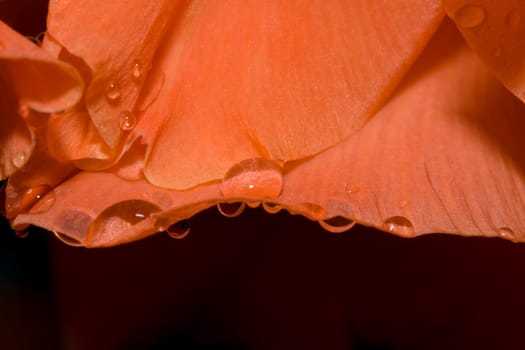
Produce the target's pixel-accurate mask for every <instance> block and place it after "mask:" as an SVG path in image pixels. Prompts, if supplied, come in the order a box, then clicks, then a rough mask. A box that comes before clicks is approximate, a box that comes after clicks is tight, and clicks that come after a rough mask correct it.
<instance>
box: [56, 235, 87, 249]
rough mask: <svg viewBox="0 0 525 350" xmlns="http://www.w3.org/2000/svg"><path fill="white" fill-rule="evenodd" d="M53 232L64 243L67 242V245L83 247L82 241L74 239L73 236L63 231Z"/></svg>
mask: <svg viewBox="0 0 525 350" xmlns="http://www.w3.org/2000/svg"><path fill="white" fill-rule="evenodd" d="M53 234H54V235H55V237H56V238H58V239H59V240H60V241H61V242H62V243H65V244H67V245H70V246H72V247H81V246H82V243H81V242H79V241H77V240H76V239H74V238H73V237H70V236H68V235H66V234H65V233H62V232H57V231H53Z"/></svg>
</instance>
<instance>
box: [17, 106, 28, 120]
mask: <svg viewBox="0 0 525 350" xmlns="http://www.w3.org/2000/svg"><path fill="white" fill-rule="evenodd" d="M30 114H31V109H30V108H29V106H28V105H26V104H24V103H21V104H19V105H18V115H19V116H21V117H22V118H24V119H26V118H27V117H29V115H30Z"/></svg>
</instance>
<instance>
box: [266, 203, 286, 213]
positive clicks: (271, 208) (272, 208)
mask: <svg viewBox="0 0 525 350" xmlns="http://www.w3.org/2000/svg"><path fill="white" fill-rule="evenodd" d="M262 206H263V208H264V210H266V212H267V213H270V214H276V213H278V212H280V211H281V209H282V208H281V206H280V205H279V204H277V203H272V202H263V204H262Z"/></svg>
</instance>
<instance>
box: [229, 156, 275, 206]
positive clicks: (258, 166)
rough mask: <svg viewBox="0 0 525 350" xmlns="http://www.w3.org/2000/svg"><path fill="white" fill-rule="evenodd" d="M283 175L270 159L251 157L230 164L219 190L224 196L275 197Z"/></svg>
mask: <svg viewBox="0 0 525 350" xmlns="http://www.w3.org/2000/svg"><path fill="white" fill-rule="evenodd" d="M282 187H283V175H282V171H281V167H280V166H279V164H277V163H276V162H274V161H272V160H268V159H262V158H252V159H246V160H243V161H241V162H239V163H237V164H235V165H234V166H232V167H231V168H230V169H229V170H228V171H227V172H226V175H224V179H223V180H222V187H221V192H222V194H223V195H224V196H225V197H263V198H275V197H278V196H279V195H280V194H281V191H282Z"/></svg>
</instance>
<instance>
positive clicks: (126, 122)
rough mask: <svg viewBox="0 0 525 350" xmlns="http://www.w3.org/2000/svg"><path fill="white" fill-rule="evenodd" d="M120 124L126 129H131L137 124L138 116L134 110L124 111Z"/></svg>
mask: <svg viewBox="0 0 525 350" xmlns="http://www.w3.org/2000/svg"><path fill="white" fill-rule="evenodd" d="M119 125H120V128H121V129H122V130H124V131H129V130H131V129H133V128H134V127H135V125H137V117H136V116H135V114H134V113H133V112H130V111H122V112H120V115H119Z"/></svg>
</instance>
